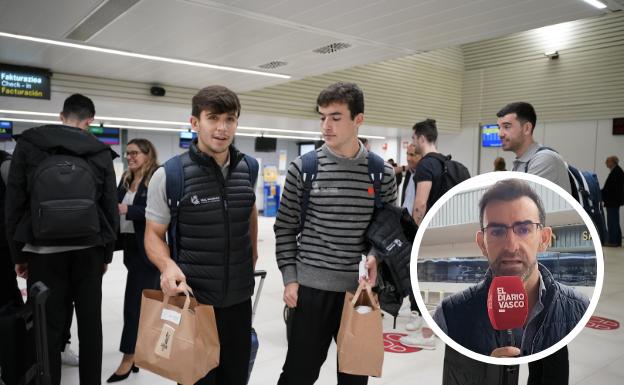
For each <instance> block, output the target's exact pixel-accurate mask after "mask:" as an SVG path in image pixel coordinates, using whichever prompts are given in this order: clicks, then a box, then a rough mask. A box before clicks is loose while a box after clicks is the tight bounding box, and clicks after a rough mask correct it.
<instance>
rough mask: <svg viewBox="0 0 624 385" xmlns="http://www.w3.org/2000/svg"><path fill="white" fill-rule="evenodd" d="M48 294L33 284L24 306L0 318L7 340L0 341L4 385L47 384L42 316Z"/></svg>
mask: <svg viewBox="0 0 624 385" xmlns="http://www.w3.org/2000/svg"><path fill="white" fill-rule="evenodd" d="M48 294H49V292H48V288H47V287H46V286H45V285H44V284H43V283H41V282H36V283H35V284H34V285H33V286H32V287H31V288H30V291H29V295H28V297H29V298H28V303H27V304H26V305H25V306H22V307H19V308H17V309H15V308H14V309H13V310H11V311H10V313H6V314H2V315H0V320H1V323H2V330H0V332H1V333H2V336H3V337H7V339H4V338H3V341H4V342H5V343H4V344H2V347H1V349H0V350H1V352H0V353H1V354H0V366H2V380H4V382H5V383H6V385H14V384H19V385H28V384H33V383H34V384H36V385H49V384H50V381H51V380H50V361H49V357H48V337H47V331H46V313H45V303H46V300H47V298H48ZM5 332H6V333H7V335H6V336H5V335H4V333H5ZM33 340H34V351H33V350H32V346H33V343H32V342H33Z"/></svg>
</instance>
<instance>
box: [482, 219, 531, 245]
mask: <svg viewBox="0 0 624 385" xmlns="http://www.w3.org/2000/svg"><path fill="white" fill-rule="evenodd" d="M540 227H542V224H541V223H535V222H528V223H526V222H524V223H514V224H513V225H511V226H505V225H488V226H485V227H483V228H481V231H483V233H485V235H486V236H487V237H488V238H491V239H492V240H495V241H498V240H503V239H506V238H507V233H508V230H509V229H512V230H513V232H514V233H515V234H516V235H517V236H518V237H520V238H526V237H528V236H529V235H531V234H533V232H534V231H536V230H537V229H538V228H540Z"/></svg>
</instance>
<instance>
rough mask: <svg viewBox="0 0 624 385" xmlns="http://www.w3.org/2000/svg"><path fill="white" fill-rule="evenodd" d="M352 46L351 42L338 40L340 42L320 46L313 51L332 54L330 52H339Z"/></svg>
mask: <svg viewBox="0 0 624 385" xmlns="http://www.w3.org/2000/svg"><path fill="white" fill-rule="evenodd" d="M349 47H351V44H349V43H342V42H338V43H331V44H328V45H326V46H323V47H320V48H317V49H315V50H314V51H313V52H316V53H319V54H322V55H326V54H330V53H335V52H338V51H340V50H343V49H346V48H349Z"/></svg>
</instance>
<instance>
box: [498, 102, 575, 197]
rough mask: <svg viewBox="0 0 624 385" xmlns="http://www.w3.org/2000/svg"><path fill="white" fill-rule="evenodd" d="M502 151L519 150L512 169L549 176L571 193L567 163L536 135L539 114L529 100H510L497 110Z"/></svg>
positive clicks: (552, 180)
mask: <svg viewBox="0 0 624 385" xmlns="http://www.w3.org/2000/svg"><path fill="white" fill-rule="evenodd" d="M496 116H497V117H498V127H499V129H500V131H499V136H500V139H501V141H502V143H503V151H512V152H513V153H514V154H516V159H515V160H514V162H513V169H512V171H520V172H526V173H528V174H533V175H537V176H541V177H542V178H544V179H548V180H549V181H551V182H553V183H554V184H556V185H559V186H561V188H563V189H564V190H566V191H567V192H569V193H572V187H571V185H570V177H569V175H568V167H567V165H566V163H565V161H564V160H563V158H562V157H561V155H559V154H558V153H557V152H556V151H553V150H550V149H545V150H541V151H540V149H542V146H541V145H540V144H539V143H538V142H536V141H535V140H534V139H533V131H534V130H535V123H536V122H537V115H536V113H535V109H534V108H533V106H532V105H531V104H529V103H526V102H515V103H510V104H508V105H506V106H505V107H503V108H502V109H501V110H500V111H498V113H497V114H496Z"/></svg>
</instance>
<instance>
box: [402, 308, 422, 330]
mask: <svg viewBox="0 0 624 385" xmlns="http://www.w3.org/2000/svg"><path fill="white" fill-rule="evenodd" d="M422 326H423V319H422V317H421V316H420V315H418V312H416V311H412V313H411V314H410V319H409V321H408V322H407V323H406V324H405V330H407V331H410V332H413V331H416V330H418V329H420V328H421V327H422Z"/></svg>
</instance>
